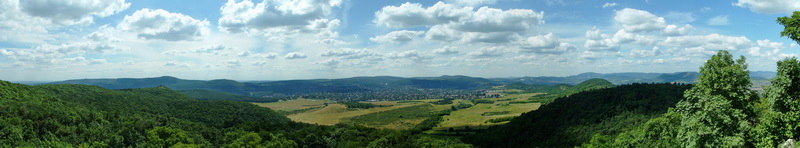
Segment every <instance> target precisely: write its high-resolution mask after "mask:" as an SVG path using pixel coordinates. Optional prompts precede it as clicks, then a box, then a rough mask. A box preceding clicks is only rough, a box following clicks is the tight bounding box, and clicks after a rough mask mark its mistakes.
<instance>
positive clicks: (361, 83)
mask: <svg viewBox="0 0 800 148" xmlns="http://www.w3.org/2000/svg"><path fill="white" fill-rule="evenodd" d="M51 84H86V85H97V86H101V87H104V88H109V89H127V88H148V87H156V86H166V87H168V88H171V89H174V90H211V91H218V92H225V93H229V94H233V95H240V96H250V97H258V98H263V100H259V99H256V98H247V99H230V98H232V97H231V96H226V95H221V94H219V93H216V92H200V91H185V92H189V93H193V94H189V95H190V96H192V97H194V98H198V99H203V100H211V99H213V100H239V101H243V100H246V101H254V102H270V101H274V100H278V99H287V98H294V97H302V96H309V95H310V96H318V97H321V98H332V99H344V98H347V99H353V98H355V100H367V99H377V98H380V99H408V98H399V97H397V96H402V95H396V96H395V95H386V94H387V93H394V94H397V93H411V92H414V91H420V90H424V91H428V92H434V93H423V94H441V93H443V92H448V93H451V92H449V91H450V90H463V91H470V90H476V89H485V88H490V87H491V86H496V85H499V83H497V82H493V81H491V80H488V79H484V78H476V77H467V76H441V77H418V78H401V77H389V76H377V77H353V78H344V79H313V80H286V81H268V82H237V81H233V80H225V79H220V80H210V81H202V80H183V79H178V78H175V77H169V76H163V77H157V78H140V79H133V78H120V79H79V80H67V81H60V82H53V83H51ZM461 93H462V94H470V93H468V92H461ZM198 94H211V95H214V96H220V97H222V98H212V97H197V96H198ZM450 95H452V94H450ZM441 96H448V94H442V95H441ZM359 97H361V98H359ZM364 97H371V98H364ZM428 97H429V98H428V99H433V98H436V97H439V96H428ZM235 98H242V97H235Z"/></svg>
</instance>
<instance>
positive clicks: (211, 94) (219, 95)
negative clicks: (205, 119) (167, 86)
mask: <svg viewBox="0 0 800 148" xmlns="http://www.w3.org/2000/svg"><path fill="white" fill-rule="evenodd" d="M178 92H181V93H183V94H186V96H189V97H191V98H194V99H198V100H229V101H242V102H258V103H267V102H275V101H278V100H279V99H276V98H263V97H250V96H243V95H236V94H231V93H227V92H222V91H216V90H201V89H192V90H179V91H178Z"/></svg>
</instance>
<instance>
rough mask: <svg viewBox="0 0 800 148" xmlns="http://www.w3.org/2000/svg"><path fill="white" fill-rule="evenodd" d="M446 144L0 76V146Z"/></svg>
mask: <svg viewBox="0 0 800 148" xmlns="http://www.w3.org/2000/svg"><path fill="white" fill-rule="evenodd" d="M129 146H131V147H173V146H183V147H255V146H266V147H367V146H383V147H421V146H429V147H431V146H432V147H443V146H444V147H446V146H459V147H468V146H469V145H465V144H459V143H458V142H457V141H452V140H439V139H433V138H428V137H422V136H419V135H411V134H409V133H406V132H401V131H390V130H377V129H370V128H363V127H353V126H346V125H337V126H317V125H309V124H302V123H295V122H292V121H290V120H289V119H288V118H286V117H284V116H282V115H280V114H278V113H276V112H274V111H272V110H270V109H268V108H262V107H258V106H256V105H252V104H250V103H245V102H234V101H199V100H195V99H191V98H189V97H187V96H185V95H183V94H181V93H179V92H177V91H173V90H171V89H169V88H166V87H154V88H141V89H124V90H109V89H105V88H101V87H98V86H90V85H76V84H51V85H39V86H27V85H21V84H14V83H9V82H6V81H0V147H129Z"/></svg>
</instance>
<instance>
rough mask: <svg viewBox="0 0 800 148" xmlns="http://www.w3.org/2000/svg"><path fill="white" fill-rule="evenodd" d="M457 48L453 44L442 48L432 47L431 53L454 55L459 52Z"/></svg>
mask: <svg viewBox="0 0 800 148" xmlns="http://www.w3.org/2000/svg"><path fill="white" fill-rule="evenodd" d="M457 49H458V48H457V47H454V46H444V47H442V48H436V49H434V50H433V53H435V54H439V55H455V54H458V53H459V51H458V50H457Z"/></svg>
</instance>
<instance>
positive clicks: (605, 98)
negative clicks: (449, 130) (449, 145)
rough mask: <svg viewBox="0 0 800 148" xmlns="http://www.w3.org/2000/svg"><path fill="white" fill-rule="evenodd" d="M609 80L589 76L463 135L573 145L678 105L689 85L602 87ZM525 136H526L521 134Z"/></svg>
mask: <svg viewBox="0 0 800 148" xmlns="http://www.w3.org/2000/svg"><path fill="white" fill-rule="evenodd" d="M607 82H608V81H603V80H599V79H598V80H590V81H587V82H584V83H581V84H585V85H580V84H579V85H577V86H575V87H572V88H575V89H584V90H586V89H589V90H588V91H583V92H580V93H576V94H572V95H569V96H566V97H561V98H558V99H555V100H554V101H553V102H551V103H548V104H547V105H543V106H542V107H540V108H539V109H538V110H535V111H531V112H528V113H524V114H522V115H521V116H519V117H517V118H514V119H513V120H511V122H509V123H508V124H505V125H501V126H495V127H491V128H489V129H487V130H485V131H482V132H478V133H477V134H474V135H470V136H466V137H464V139H463V140H464V141H465V142H468V143H472V144H475V145H478V146H481V147H573V146H578V145H580V144H581V143H583V142H586V141H588V140H589V139H591V137H592V135H594V134H603V135H613V134H617V133H620V132H622V131H626V130H629V129H632V128H634V127H636V125H638V124H641V123H644V122H645V121H647V120H648V119H650V118H653V117H655V116H658V115H660V114H662V113H664V112H666V111H667V108H669V107H674V105H675V103H677V102H678V101H679V100H680V99H681V98H682V97H683V91H684V90H686V89H688V88H689V87H690V85H681V84H627V85H620V86H616V87H611V88H603V89H593V88H600V87H595V86H602V85H604V84H606V83H607ZM521 135H525V136H521Z"/></svg>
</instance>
